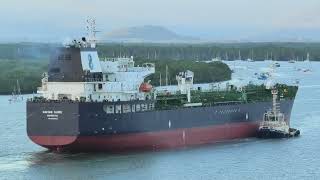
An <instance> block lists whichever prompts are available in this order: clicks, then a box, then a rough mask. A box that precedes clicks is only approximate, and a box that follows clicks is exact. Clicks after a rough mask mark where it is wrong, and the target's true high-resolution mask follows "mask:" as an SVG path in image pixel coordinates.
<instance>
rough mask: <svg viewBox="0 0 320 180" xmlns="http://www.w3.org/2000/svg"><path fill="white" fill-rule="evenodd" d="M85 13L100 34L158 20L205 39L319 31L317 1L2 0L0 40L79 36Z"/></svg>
mask: <svg viewBox="0 0 320 180" xmlns="http://www.w3.org/2000/svg"><path fill="white" fill-rule="evenodd" d="M87 17H94V18H95V19H96V21H97V26H98V29H99V30H100V31H101V34H102V35H103V34H104V33H106V32H109V31H111V30H114V29H117V28H123V27H130V26H140V25H160V26H164V27H166V28H168V29H170V30H173V31H175V32H177V33H178V34H182V35H187V36H194V37H200V38H204V39H213V40H214V39H216V40H218V39H220V40H223V39H224V40H226V39H228V40H237V39H245V38H249V37H250V38H253V39H254V38H259V36H261V35H262V34H263V35H264V36H268V35H269V36H272V35H273V34H274V33H277V32H278V33H281V32H286V31H294V32H300V31H303V32H306V31H307V32H308V33H309V35H310V32H313V34H315V33H314V32H316V31H317V30H320V1H319V0H50V1H49V0H28V1H21V0H1V5H0V22H1V26H0V41H32V40H35V41H58V40H60V39H63V38H66V37H74V36H80V35H81V34H84V32H85V28H84V27H85V20H86V18H87ZM311 34H312V33H311ZM319 34H320V33H319ZM311 38H312V37H311Z"/></svg>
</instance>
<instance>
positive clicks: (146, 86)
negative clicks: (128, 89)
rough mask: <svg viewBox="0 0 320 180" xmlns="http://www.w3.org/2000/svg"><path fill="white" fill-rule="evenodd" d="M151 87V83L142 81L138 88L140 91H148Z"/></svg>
mask: <svg viewBox="0 0 320 180" xmlns="http://www.w3.org/2000/svg"><path fill="white" fill-rule="evenodd" d="M151 89H152V85H151V84H149V83H142V84H141V85H140V88H139V90H140V91H141V92H150V91H151Z"/></svg>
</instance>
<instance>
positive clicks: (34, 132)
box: [27, 22, 298, 151]
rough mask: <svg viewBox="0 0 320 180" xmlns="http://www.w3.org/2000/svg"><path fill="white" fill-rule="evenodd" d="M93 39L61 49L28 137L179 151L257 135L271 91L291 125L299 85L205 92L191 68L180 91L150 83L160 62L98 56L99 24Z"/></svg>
mask: <svg viewBox="0 0 320 180" xmlns="http://www.w3.org/2000/svg"><path fill="white" fill-rule="evenodd" d="M88 30H89V32H90V33H89V36H88V37H87V38H82V39H81V40H80V41H73V42H70V43H68V44H66V45H65V46H64V47H61V48H59V49H57V50H56V51H55V52H54V53H53V54H52V56H51V58H50V64H49V68H48V73H46V74H44V75H43V79H42V86H41V87H39V88H38V94H39V95H38V96H36V97H33V98H32V99H29V100H28V101H27V133H28V136H29V138H30V139H31V140H32V141H33V142H34V143H36V144H38V145H40V146H43V147H45V148H47V149H50V150H53V151H129V150H140V149H161V148H175V147H184V146H192V145H200V144H207V143H214V142H221V141H226V140H232V139H238V138H246V137H251V136H255V134H256V132H257V130H258V126H259V124H260V122H261V121H262V120H263V116H264V114H265V112H267V111H268V110H269V109H270V108H271V107H272V94H271V90H272V89H277V91H278V92H279V96H278V102H279V103H278V104H279V106H280V107H279V108H280V109H281V111H282V112H283V114H284V118H285V121H286V122H288V123H289V121H290V115H291V110H292V106H293V103H294V99H295V95H296V93H297V90H298V87H297V86H289V85H285V84H274V85H273V86H272V88H270V87H267V86H265V85H253V84H248V85H246V86H242V87H237V86H235V85H231V84H228V83H226V84H225V87H224V88H221V87H220V88H213V87H211V88H200V87H197V86H196V85H194V84H193V78H194V76H196V74H194V73H193V72H191V71H188V70H186V71H185V72H181V73H179V74H177V75H176V80H177V84H178V85H177V86H176V88H175V89H174V90H164V89H165V88H163V87H161V88H159V87H153V86H152V85H151V84H150V83H149V82H145V78H146V77H148V76H149V75H151V74H153V73H154V72H155V66H154V64H150V63H145V64H143V65H142V66H135V64H134V60H133V58H132V57H130V58H103V59H100V58H99V57H98V53H97V51H96V40H95V38H94V37H95V28H94V22H91V23H90V26H89V29H88Z"/></svg>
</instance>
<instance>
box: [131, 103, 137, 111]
mask: <svg viewBox="0 0 320 180" xmlns="http://www.w3.org/2000/svg"><path fill="white" fill-rule="evenodd" d="M131 112H136V106H135V105H134V104H132V105H131Z"/></svg>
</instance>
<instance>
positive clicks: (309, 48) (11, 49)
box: [0, 43, 320, 94]
mask: <svg viewBox="0 0 320 180" xmlns="http://www.w3.org/2000/svg"><path fill="white" fill-rule="evenodd" d="M57 46H59V45H58V44H45V43H16V44H0V74H1V76H0V93H1V94H8V93H11V92H12V89H13V86H14V85H15V82H16V80H17V79H18V80H19V81H20V84H21V89H22V91H23V92H24V93H30V92H33V91H35V90H36V87H37V86H39V85H40V79H41V75H42V73H43V72H45V71H47V68H46V66H47V64H48V59H49V56H50V52H52V50H53V49H54V48H55V47H57ZM239 51H240V52H241V58H242V59H247V58H254V59H255V60H264V59H266V58H268V59H271V58H272V59H276V60H289V59H292V58H294V59H298V60H303V59H306V55H307V53H310V59H311V60H320V43H225V44H222V43H220V44H219V43H208V44H134V43H128V44H117V43H106V44H99V45H98V52H99V56H100V57H119V56H127V57H129V56H133V57H135V60H136V61H137V64H142V63H143V62H153V63H155V64H156V73H155V74H154V75H152V76H150V77H148V79H149V80H151V83H152V84H153V85H159V77H160V73H161V77H162V82H161V84H163V85H164V84H165V74H166V70H165V69H166V65H168V72H169V76H168V84H175V83H176V80H175V75H176V74H177V73H178V72H181V71H185V70H191V71H193V72H195V83H204V82H215V81H222V80H228V79H230V76H231V72H230V69H229V68H228V67H227V66H226V65H225V64H223V63H211V64H206V63H195V61H204V60H210V59H212V58H214V57H221V58H222V59H226V60H234V59H238V57H239ZM271 54H272V56H271ZM267 55H268V57H267Z"/></svg>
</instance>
